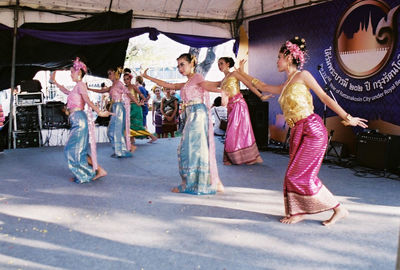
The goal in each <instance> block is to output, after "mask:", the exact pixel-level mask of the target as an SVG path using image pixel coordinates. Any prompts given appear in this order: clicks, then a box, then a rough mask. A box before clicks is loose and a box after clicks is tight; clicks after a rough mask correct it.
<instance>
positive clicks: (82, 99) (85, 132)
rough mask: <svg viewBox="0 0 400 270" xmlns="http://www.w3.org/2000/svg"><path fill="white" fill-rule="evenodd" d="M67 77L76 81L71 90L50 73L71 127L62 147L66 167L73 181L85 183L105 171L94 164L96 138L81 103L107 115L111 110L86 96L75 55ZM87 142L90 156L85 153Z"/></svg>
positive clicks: (81, 68)
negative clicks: (64, 100)
mask: <svg viewBox="0 0 400 270" xmlns="http://www.w3.org/2000/svg"><path fill="white" fill-rule="evenodd" d="M70 71H71V78H72V80H73V81H74V82H75V83H76V85H75V87H74V88H73V89H72V91H69V90H68V89H67V88H65V87H64V86H63V85H61V84H59V83H58V82H57V81H56V79H55V78H56V72H55V71H54V72H53V73H52V75H51V78H50V80H51V81H52V83H54V84H55V85H56V86H57V87H58V88H59V89H60V90H61V91H62V92H63V93H64V94H66V95H68V98H67V108H68V112H69V121H70V123H71V129H70V133H69V137H68V141H67V143H66V145H65V148H64V155H65V157H66V159H67V162H68V168H69V169H70V170H71V172H72V173H73V175H74V177H73V178H72V179H71V181H74V182H75V183H87V182H90V181H94V180H97V179H98V178H100V177H103V176H106V175H107V172H106V171H105V170H104V169H103V168H102V167H100V165H98V164H97V156H96V141H95V134H94V121H93V118H92V111H91V110H87V111H86V113H85V112H84V111H83V109H84V107H85V104H87V105H89V107H90V108H92V109H93V110H94V111H95V112H96V113H97V114H98V115H99V116H101V117H107V116H109V115H110V114H111V113H110V112H107V111H100V109H99V108H98V107H96V106H95V105H94V104H93V103H92V102H91V101H90V99H89V97H88V93H87V87H86V84H85V83H83V82H82V78H83V76H85V74H86V73H87V68H86V65H85V64H84V63H83V62H82V61H80V60H79V58H78V57H77V58H76V59H75V61H74V63H73V66H72V67H71V69H70ZM89 142H90V146H91V149H90V150H91V156H90V155H89V154H88V148H89Z"/></svg>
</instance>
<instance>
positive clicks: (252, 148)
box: [224, 93, 260, 164]
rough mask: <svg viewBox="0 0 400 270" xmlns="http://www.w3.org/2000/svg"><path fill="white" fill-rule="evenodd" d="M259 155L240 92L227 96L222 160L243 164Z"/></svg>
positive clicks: (247, 109) (247, 112)
mask: <svg viewBox="0 0 400 270" xmlns="http://www.w3.org/2000/svg"><path fill="white" fill-rule="evenodd" d="M258 157H260V152H259V151H258V148H257V144H256V139H255V137H254V133H253V127H252V126H251V121H250V114H249V108H248V107H247V103H246V101H245V100H244V98H243V95H242V94H241V93H239V94H237V95H236V96H234V97H232V98H229V103H228V127H227V129H226V133H225V146H224V162H227V161H229V162H231V163H232V164H244V163H249V162H254V161H255V160H256V159H257V158H258Z"/></svg>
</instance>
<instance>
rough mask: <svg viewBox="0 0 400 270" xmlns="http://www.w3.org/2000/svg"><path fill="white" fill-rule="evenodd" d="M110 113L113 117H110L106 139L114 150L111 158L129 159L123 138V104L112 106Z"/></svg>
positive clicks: (124, 126) (117, 103)
mask: <svg viewBox="0 0 400 270" xmlns="http://www.w3.org/2000/svg"><path fill="white" fill-rule="evenodd" d="M112 112H113V113H115V115H113V116H111V119H110V124H109V125H108V131H107V135H108V138H109V139H110V142H111V145H112V148H113V150H114V154H113V155H112V157H118V158H120V157H131V156H132V153H131V152H130V151H129V150H128V147H127V144H126V138H125V128H126V120H125V117H126V116H125V114H126V112H125V108H124V104H123V103H122V102H115V103H114V104H113V105H112Z"/></svg>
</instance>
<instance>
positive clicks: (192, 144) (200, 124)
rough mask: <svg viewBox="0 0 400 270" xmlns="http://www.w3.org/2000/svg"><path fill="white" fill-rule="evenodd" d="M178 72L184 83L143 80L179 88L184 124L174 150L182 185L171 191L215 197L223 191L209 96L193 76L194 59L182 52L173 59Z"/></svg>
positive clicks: (152, 79) (201, 80) (145, 75)
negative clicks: (176, 62)
mask: <svg viewBox="0 0 400 270" xmlns="http://www.w3.org/2000/svg"><path fill="white" fill-rule="evenodd" d="M177 61H178V70H179V72H180V73H181V74H182V75H184V76H186V77H187V79H188V80H187V82H185V83H168V82H165V81H162V80H159V79H156V78H153V77H150V76H149V75H147V70H145V71H144V74H143V77H144V78H146V79H149V80H151V81H153V82H154V83H156V84H158V85H160V86H162V87H165V88H169V89H175V90H177V89H180V90H181V98H182V100H183V102H184V110H185V113H186V122H185V127H184V129H183V133H182V138H181V142H180V144H179V147H178V162H179V174H180V175H181V177H182V183H181V184H180V185H179V186H178V187H175V188H173V189H172V192H184V193H190V194H198V195H200V194H215V193H216V192H217V191H223V188H224V187H223V185H222V183H221V181H220V179H219V176H218V169H217V162H216V159H215V144H214V134H213V127H212V121H211V115H210V111H209V107H210V104H209V103H210V100H209V93H208V92H207V91H206V90H205V88H204V87H203V86H202V84H203V83H204V78H203V76H201V75H200V74H198V73H195V67H196V57H194V56H193V55H191V54H189V53H184V54H182V55H180V56H179V57H178V58H177Z"/></svg>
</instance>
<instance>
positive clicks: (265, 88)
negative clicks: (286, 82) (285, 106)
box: [236, 60, 283, 95]
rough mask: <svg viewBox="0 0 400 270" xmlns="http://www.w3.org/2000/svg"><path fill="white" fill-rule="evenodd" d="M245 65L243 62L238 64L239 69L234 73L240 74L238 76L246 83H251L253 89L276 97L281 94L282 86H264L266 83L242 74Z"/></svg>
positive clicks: (244, 73)
mask: <svg viewBox="0 0 400 270" xmlns="http://www.w3.org/2000/svg"><path fill="white" fill-rule="evenodd" d="M245 63H246V61H245V60H241V61H240V64H239V68H238V69H236V71H237V72H238V73H240V75H242V76H243V77H244V78H245V79H246V80H247V81H249V82H251V84H252V85H253V86H254V87H255V88H257V89H258V90H260V91H262V92H269V93H271V94H276V95H279V94H280V93H281V92H282V86H283V85H269V84H266V83H264V82H262V81H260V80H259V79H256V78H254V77H252V76H250V75H249V74H247V73H246V72H244V64H245ZM243 83H245V82H243ZM250 90H251V89H250Z"/></svg>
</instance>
